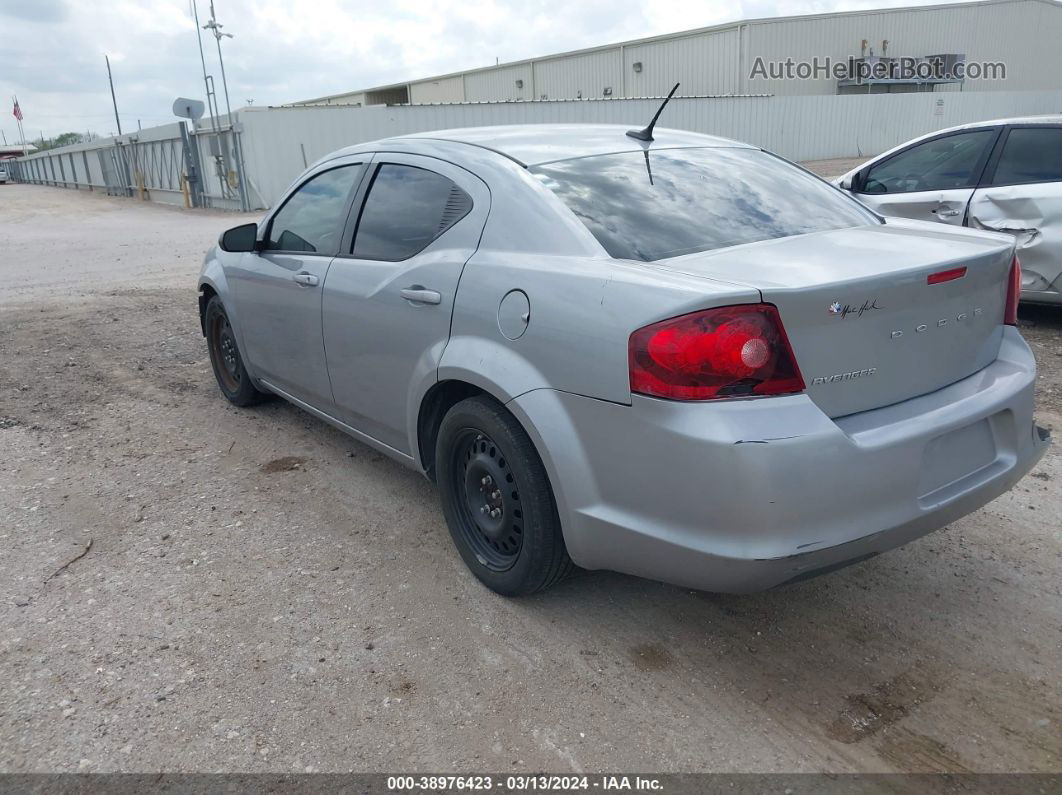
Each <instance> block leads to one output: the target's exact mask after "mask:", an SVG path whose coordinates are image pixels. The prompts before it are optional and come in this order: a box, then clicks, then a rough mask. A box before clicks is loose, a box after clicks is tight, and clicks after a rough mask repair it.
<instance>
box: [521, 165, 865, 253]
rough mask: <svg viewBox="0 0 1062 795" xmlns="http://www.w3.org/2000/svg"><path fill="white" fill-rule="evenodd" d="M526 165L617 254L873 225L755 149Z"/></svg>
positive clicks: (847, 201)
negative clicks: (530, 166)
mask: <svg viewBox="0 0 1062 795" xmlns="http://www.w3.org/2000/svg"><path fill="white" fill-rule="evenodd" d="M530 171H531V173H532V174H534V175H535V176H536V177H538V179H539V180H541V181H542V183H543V184H544V185H545V186H546V187H548V188H549V189H550V190H552V191H553V192H554V193H555V194H556V195H557V196H558V197H559V198H560V199H561V200H562V201H563V202H564V203H565V204H566V205H567V206H568V208H569V209H570V210H571V211H572V212H574V213H575V215H576V217H578V218H579V220H580V221H582V222H583V224H585V225H586V227H587V229H589V230H590V232H591V233H592V234H593V235H594V237H596V238H597V240H598V242H600V243H601V245H602V246H603V247H604V248H605V250H606V251H608V253H609V255H610V256H612V257H616V258H618V259H633V260H643V261H646V262H651V261H653V260H659V259H665V258H667V257H677V256H680V255H682V254H692V253H694V252H698V251H708V250H711V249H718V248H726V247H727V246H736V245H739V244H741V243H754V242H756V241H759V240H771V239H773V238H779V237H788V236H790V235H799V234H805V233H808V232H819V231H822V230H826V229H841V228H844V227H851V226H861V225H866V224H873V223H878V220H877V218H876V217H875V216H874V215H873V214H872V213H870V212H869V211H868V210H866V209H865V208H864V207H862V205H860V204H859V203H858V202H856V201H854V200H853V199H851V198H849V197H848V196H846V195H844V194H843V193H842V192H841V191H839V190H837V189H836V188H833V187H831V186H830V185H828V184H826V183H825V182H823V181H822V180H820V179H817V178H816V177H813V176H812V175H810V174H808V173H807V172H805V171H803V170H802V169H799V168H797V167H796V166H793V165H791V164H789V163H786V162H785V161H784V160H781V159H780V158H777V157H774V156H773V155H769V154H767V153H766V152H761V151H760V150H758V149H738V148H722V147H717V148H703V149H661V150H655V151H653V150H649V151H646V152H623V153H620V154H612V155H598V156H593V157H584V158H579V159H576V160H562V161H559V162H555V163H547V164H545V165H541V166H534V167H532V168H531V169H530Z"/></svg>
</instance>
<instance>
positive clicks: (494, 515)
mask: <svg viewBox="0 0 1062 795" xmlns="http://www.w3.org/2000/svg"><path fill="white" fill-rule="evenodd" d="M499 516H501V509H500V508H495V509H494V510H493V511H491V512H490V518H491V519H497V518H498V517H499Z"/></svg>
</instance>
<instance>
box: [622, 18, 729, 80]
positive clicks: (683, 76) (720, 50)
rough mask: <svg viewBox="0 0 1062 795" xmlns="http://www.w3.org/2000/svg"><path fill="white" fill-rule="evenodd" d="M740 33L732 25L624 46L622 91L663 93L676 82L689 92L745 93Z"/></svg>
mask: <svg viewBox="0 0 1062 795" xmlns="http://www.w3.org/2000/svg"><path fill="white" fill-rule="evenodd" d="M741 35H742V34H741V31H739V30H738V29H737V28H733V29H731V30H724V31H720V32H718V33H702V34H699V35H696V36H687V37H684V38H679V39H668V40H666V41H658V42H653V43H651V44H637V45H632V46H627V47H624V48H623V54H624V63H625V66H624V74H625V75H626V81H627V82H626V94H625V95H626V96H628V97H660V96H665V95H666V94H667V92H668V91H670V90H671V87H672V86H673V85H675V83H682V88H681V93H683V94H689V95H697V94H700V95H704V94H739V93H744V92H743V90H742V88H741V74H740V69H739V68H738V64H739V62H740V52H741ZM636 63H640V64H641V67H640V71H635V66H634V65H635V64H636Z"/></svg>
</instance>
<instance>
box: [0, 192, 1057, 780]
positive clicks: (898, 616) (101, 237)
mask: <svg viewBox="0 0 1062 795" xmlns="http://www.w3.org/2000/svg"><path fill="white" fill-rule="evenodd" d="M240 220H241V219H240V217H238V216H235V215H223V214H214V213H207V212H196V213H192V212H186V211H181V210H176V209H170V208H165V207H159V206H154V205H146V204H141V203H138V202H135V201H132V200H120V199H109V198H107V197H101V196H99V195H90V194H88V193H77V192H73V191H64V190H60V189H53V188H43V187H33V186H24V185H8V186H5V187H3V188H0V239H2V240H3V245H4V251H5V256H4V257H2V258H0V277H2V278H0V449H2V451H3V455H2V457H0V517H3V521H2V522H0V683H2V684H0V770H2V771H8V772H11V771H18V772H25V771H76V770H83V771H116V770H122V771H142V772H150V771H276V772H287V771H303V770H322V771H345V770H357V771H392V772H393V771H395V770H410V769H413V770H424V771H436V772H446V771H466V772H467V771H472V770H479V771H495V772H509V771H531V770H555V771H579V770H584V771H594V770H602V769H613V770H616V769H622V770H641V771H659V772H663V771H730V772H738V771H874V772H876V771H967V770H973V771H1060V770H1062V728H1060V727H1062V676H1060V674H1062V653H1060V652H1062V621H1060V620H1059V617H1060V616H1062V591H1060V583H1062V530H1060V527H1059V526H1060V522H1059V515H1060V508H1062V498H1060V492H1059V485H1058V484H1059V483H1060V482H1062V460H1060V457H1059V453H1058V449H1057V446H1056V448H1055V449H1054V450H1052V451H1050V452H1049V453H1048V455H1047V456H1046V457H1045V459H1044V460H1043V462H1042V463H1041V464H1040V465H1039V466H1038V467H1037V468H1036V469H1035V470H1034V472H1033V473H1032V474H1031V475H1030V476H1029V477H1027V478H1026V479H1025V480H1024V481H1022V482H1021V483H1020V484H1019V485H1018V487H1017V488H1016V489H1014V490H1013V491H1012V492H1011V493H1009V494H1007V495H1005V496H1003V497H1001V498H1000V499H998V500H996V501H995V502H993V503H992V504H990V505H989V506H987V507H986V508H985V509H983V510H981V511H978V512H977V513H975V514H973V515H971V516H968V517H966V518H964V519H962V520H961V521H958V522H956V523H954V524H953V525H951V526H949V527H948V528H946V529H943V530H941V531H940V532H937V533H935V534H932V535H930V536H928V537H926V538H924V539H922V540H920V541H918V542H916V543H914V544H911V545H909V546H907V547H905V548H903V549H900V550H897V551H894V552H892V553H889V554H887V555H883V556H880V557H878V558H875V559H874V560H871V561H868V562H866V563H863V564H860V565H858V566H855V567H851V568H848V569H845V570H843V571H840V572H837V573H835V574H832V575H830V576H827V577H822V578H819V579H815V580H811V581H809V582H805V583H802V584H799V585H795V586H791V587H788V588H785V589H782V590H778V591H774V592H770V593H765V594H759V595H755V596H741V597H739V596H721V595H714V594H707V593H698V592H692V591H688V590H683V589H680V588H674V587H670V586H666V585H661V584H658V583H653V582H648V581H644V580H639V579H635V578H631V577H625V576H621V575H617V574H610V573H601V572H593V573H581V574H579V575H577V576H575V577H573V578H572V579H570V580H568V581H565V582H564V583H562V584H561V585H560V586H559V587H557V588H554V589H553V590H551V591H549V592H548V593H546V594H542V595H540V596H537V597H533V598H528V599H522V600H516V601H510V600H506V599H503V598H500V597H497V596H495V595H493V594H492V593H490V592H488V591H487V590H485V589H484V588H483V587H481V586H480V585H479V584H478V583H477V581H476V580H474V578H473V577H472V576H471V575H470V574H469V573H468V572H467V571H466V570H465V568H464V566H463V565H462V564H461V561H460V559H459V558H458V556H457V554H456V552H455V551H454V549H453V548H452V545H451V542H450V539H449V537H448V535H447V532H446V528H445V526H444V523H443V520H442V517H441V514H440V510H439V505H438V499H437V496H436V493H435V491H434V489H433V487H432V486H431V485H430V484H429V483H428V482H427V481H426V480H425V479H423V478H422V477H420V476H419V475H417V474H415V473H412V472H409V471H407V470H404V469H402V468H400V467H399V466H398V465H397V464H394V463H392V462H391V461H389V460H387V459H384V458H383V457H381V456H380V455H378V454H376V453H374V452H373V451H371V450H370V449H368V448H366V447H363V446H361V445H359V444H357V443H355V442H353V441H351V440H350V439H348V438H346V437H345V436H343V435H341V434H340V433H339V432H338V431H336V430H334V429H332V428H331V427H329V426H327V425H325V424H324V423H322V422H319V421H317V420H315V419H313V418H311V417H310V416H308V415H306V414H304V413H302V412H300V411H299V410H297V409H295V408H293V407H291V406H288V405H286V404H284V403H283V402H280V401H274V402H271V403H268V404H265V405H263V406H261V407H258V408H255V409H251V410H238V409H235V408H233V407H231V406H229V405H228V404H227V403H226V402H225V401H224V400H223V399H222V398H221V396H220V395H219V393H218V391H217V389H216V388H215V385H214V383H213V377H212V374H211V372H210V367H209V364H208V361H207V356H206V349H205V346H204V342H203V339H202V337H201V335H200V333H199V329H198V325H197V324H198V320H197V317H196V308H195V294H194V284H195V282H194V280H195V275H196V272H197V269H198V265H199V262H200V258H201V255H202V252H203V251H204V250H205V248H206V247H207V246H208V245H209V244H210V243H211V242H212V240H213V239H214V238H215V237H216V235H217V233H218V232H219V231H220V230H221V229H222V228H224V227H227V226H230V225H235V224H236V223H239V222H240ZM1023 317H1024V318H1025V319H1024V329H1023V330H1024V332H1025V333H1026V335H1027V336H1028V338H1029V340H1030V342H1031V343H1032V344H1033V346H1034V347H1035V350H1036V354H1037V357H1038V359H1039V361H1040V363H1041V368H1042V370H1041V372H1042V375H1041V378H1040V386H1039V398H1038V399H1039V406H1040V412H1039V416H1040V421H1041V423H1042V424H1045V425H1048V426H1054V427H1058V426H1059V424H1060V422H1059V421H1060V417H1062V414H1060V412H1062V408H1060V402H1059V391H1060V387H1062V368H1060V364H1062V359H1060V355H1062V346H1060V342H1062V311H1058V310H1035V311H1029V312H1026V313H1024V314H1023Z"/></svg>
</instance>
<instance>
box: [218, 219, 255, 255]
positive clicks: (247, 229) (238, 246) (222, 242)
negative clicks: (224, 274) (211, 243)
mask: <svg viewBox="0 0 1062 795" xmlns="http://www.w3.org/2000/svg"><path fill="white" fill-rule="evenodd" d="M218 245H219V246H220V247H221V250H222V251H256V250H257V249H258V224H242V225H240V226H234V227H232V229H226V230H225V231H224V232H222V233H221V237H220V238H219V239H218Z"/></svg>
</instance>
